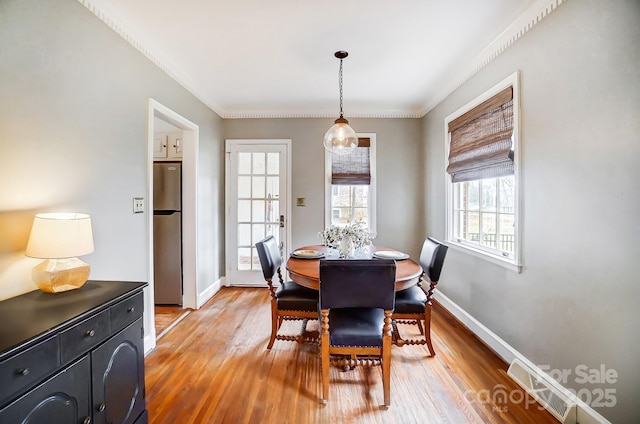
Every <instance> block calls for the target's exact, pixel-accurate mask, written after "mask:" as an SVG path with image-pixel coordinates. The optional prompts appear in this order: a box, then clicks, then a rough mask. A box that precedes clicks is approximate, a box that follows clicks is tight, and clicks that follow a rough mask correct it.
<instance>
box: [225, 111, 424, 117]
mask: <svg viewBox="0 0 640 424" xmlns="http://www.w3.org/2000/svg"><path fill="white" fill-rule="evenodd" d="M345 115H347V116H345V118H347V119H360V118H422V117H423V116H424V115H421V114H419V113H418V112H401V111H400V112H399V111H392V112H375V113H353V114H352V113H349V114H345ZM220 117H221V118H223V119H250V118H330V119H336V118H337V117H338V114H337V113H335V112H333V113H329V112H300V113H295V112H289V111H253V110H252V111H245V112H232V113H226V114H224V115H220Z"/></svg>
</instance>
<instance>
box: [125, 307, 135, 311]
mask: <svg viewBox="0 0 640 424" xmlns="http://www.w3.org/2000/svg"><path fill="white" fill-rule="evenodd" d="M135 309H136V308H135V307H134V306H132V307H130V308H129V309H127V312H133V311H134V310H135Z"/></svg>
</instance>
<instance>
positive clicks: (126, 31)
mask: <svg viewBox="0 0 640 424" xmlns="http://www.w3.org/2000/svg"><path fill="white" fill-rule="evenodd" d="M77 1H78V2H79V3H81V4H82V5H83V6H84V7H86V8H87V9H88V10H89V11H91V13H93V14H94V15H95V16H97V17H98V18H99V19H100V20H101V21H103V22H104V23H105V24H106V25H107V26H108V27H109V28H111V29H112V30H113V31H115V32H116V33H117V34H118V35H120V36H121V37H122V38H123V39H124V40H125V41H127V42H128V43H129V44H131V45H132V46H133V47H134V48H135V49H137V50H138V51H139V52H140V53H142V54H143V55H144V56H145V57H147V58H148V59H149V60H150V61H151V62H152V63H154V64H155V65H156V66H157V67H158V68H160V69H161V70H163V71H164V72H165V73H166V74H167V75H169V77H171V78H172V79H174V80H175V81H176V82H177V83H178V84H180V85H181V86H183V87H184V88H185V89H186V90H187V91H189V92H190V93H191V94H192V95H193V96H195V97H196V98H197V99H198V100H200V101H201V102H202V103H204V104H205V105H207V106H208V107H209V108H210V109H211V110H213V111H214V112H215V113H216V114H218V115H219V116H220V117H221V118H223V119H248V118H335V117H336V115H335V114H334V113H327V112H319V111H316V112H303V113H295V112H291V111H244V112H226V111H224V110H223V108H222V107H221V106H220V105H218V104H211V102H210V101H207V100H205V99H204V98H202V96H201V95H199V93H200V92H202V91H201V90H199V87H198V84H196V83H195V82H194V81H192V80H191V79H190V78H189V77H187V75H185V74H184V73H183V72H182V71H181V70H180V69H179V67H178V66H176V65H175V64H174V63H173V62H172V61H171V60H170V59H169V58H168V57H166V56H164V55H163V54H162V53H161V50H160V49H158V48H156V47H155V46H153V44H152V43H151V42H149V41H148V40H146V39H145V37H144V36H143V35H142V34H140V33H138V31H137V30H136V28H135V27H134V26H133V25H131V24H129V23H128V22H127V21H126V20H125V19H124V18H123V17H122V16H120V15H119V14H118V13H117V12H116V11H115V10H114V9H113V8H112V7H110V6H109V4H108V3H107V2H105V1H104V0H77ZM566 1H567V0H537V1H535V2H533V3H532V4H531V5H529V6H528V7H527V8H526V9H525V10H524V11H523V12H522V13H521V14H520V15H519V16H518V17H517V18H516V20H515V21H514V22H513V23H512V24H511V25H509V27H508V28H507V29H506V30H504V31H503V32H502V33H501V34H500V35H499V36H498V37H496V39H495V40H494V41H493V42H492V43H490V44H489V46H487V47H486V48H485V49H484V50H483V51H482V52H481V53H480V54H478V55H477V56H476V57H475V58H474V59H473V60H471V61H470V62H469V66H468V67H466V68H465V69H464V70H463V72H460V73H458V77H457V78H453V79H451V80H450V81H451V82H450V83H449V84H445V85H443V86H442V88H441V89H440V90H439V91H438V92H437V93H436V95H434V96H432V97H430V99H429V100H428V101H427V102H426V103H424V105H423V106H422V108H420V109H419V110H417V111H386V112H384V111H383V112H375V113H354V114H349V118H422V117H423V116H425V115H426V114H427V113H429V111H431V109H433V108H434V107H436V106H437V105H438V104H439V103H440V102H442V101H443V100H444V99H446V98H447V96H449V95H450V94H451V93H452V92H453V91H455V90H456V89H457V88H459V87H460V86H461V85H462V84H464V83H465V82H466V81H467V80H469V79H470V78H471V77H473V76H474V75H475V74H476V73H478V72H479V71H480V70H481V69H482V68H484V67H485V66H487V65H488V64H489V63H490V62H491V61H493V60H494V59H495V58H496V57H498V56H499V55H500V54H501V53H502V52H503V51H505V50H506V49H507V48H508V47H510V46H511V45H512V44H513V43H515V42H516V41H517V40H518V39H520V37H522V36H523V35H524V34H526V33H527V32H528V31H529V30H531V29H532V28H533V27H534V26H535V25H536V24H537V23H538V22H540V21H541V20H542V19H544V18H545V17H547V16H548V15H549V14H551V13H552V12H553V11H554V10H555V9H556V8H557V7H558V6H560V5H561V4H562V3H565V2H566Z"/></svg>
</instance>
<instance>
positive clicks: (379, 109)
mask: <svg viewBox="0 0 640 424" xmlns="http://www.w3.org/2000/svg"><path fill="white" fill-rule="evenodd" d="M79 1H81V2H82V3H83V4H85V6H87V7H88V8H89V9H90V10H91V9H95V10H92V11H93V12H94V13H96V14H97V15H98V16H100V17H101V18H102V19H103V20H105V22H107V23H108V24H110V26H112V28H114V29H115V30H116V31H118V32H120V33H121V35H123V36H125V38H127V39H129V41H130V42H131V43H132V44H133V45H134V46H136V47H137V48H139V49H140V50H141V51H143V53H145V54H146V55H147V56H148V57H150V58H151V59H152V60H154V61H155V62H156V63H158V64H159V65H160V66H161V67H162V68H163V69H165V70H166V71H167V72H168V73H169V74H170V75H172V76H173V77H174V78H175V79H176V80H178V81H179V82H180V83H181V84H182V85H184V86H185V87H186V88H187V89H189V90H190V91H191V92H192V93H194V94H195V95H196V96H197V97H198V98H200V99H201V100H202V101H203V102H204V103H206V104H207V105H208V106H209V107H211V108H212V109H213V110H214V111H215V112H216V113H218V114H219V115H220V116H222V117H224V118H235V117H297V116H300V117H303V116H309V117H334V116H337V113H338V110H339V103H338V99H339V96H338V95H339V91H338V68H339V60H338V59H336V58H335V57H334V52H336V51H337V50H346V51H348V52H349V57H348V58H346V59H345V60H344V77H343V81H344V112H345V117H347V118H349V117H419V116H422V115H424V114H425V113H426V112H427V111H428V110H429V109H431V108H432V107H433V106H435V105H436V104H437V103H438V102H439V101H441V100H442V99H443V98H444V97H445V96H446V95H448V94H449V93H450V92H451V91H452V90H453V89H455V88H456V87H457V86H458V85H460V84H461V83H462V82H464V80H465V79H466V78H467V77H468V76H469V75H470V74H472V73H473V72H474V70H477V68H478V66H479V65H480V64H482V62H483V61H486V59H487V58H490V57H491V56H492V55H495V54H497V53H495V52H496V51H497V50H496V49H498V50H499V49H500V48H501V47H504V46H505V45H508V44H509V43H510V41H508V40H509V38H511V39H513V38H514V36H513V34H516V33H517V32H518V31H520V30H521V29H522V28H516V26H515V24H517V23H518V19H519V20H520V23H519V25H520V26H522V25H526V24H522V22H526V23H529V22H530V21H531V18H530V17H529V18H524V20H523V16H524V15H526V14H528V15H530V16H531V15H532V12H531V10H532V9H535V8H537V9H536V10H534V11H533V15H535V14H536V13H537V14H538V15H539V12H538V10H539V9H540V8H541V7H548V4H549V3H558V0H546V1H545V0H482V1H479V0H449V1H447V0H397V1H389V0H341V1H340V0H324V1H311V0H307V1H304V0H271V1H264V0H234V1H232V0H226V1H224V0H181V1H179V2H178V1H169V0H79ZM543 3H544V4H543ZM541 4H543V5H542V6H541ZM545 5H547V6H545ZM554 7H555V6H554ZM101 14H102V15H103V16H101ZM105 16H106V17H105ZM515 38H517V36H516V37H515ZM500 40H503V41H500ZM505 40H507V41H505ZM499 43H502V45H499Z"/></svg>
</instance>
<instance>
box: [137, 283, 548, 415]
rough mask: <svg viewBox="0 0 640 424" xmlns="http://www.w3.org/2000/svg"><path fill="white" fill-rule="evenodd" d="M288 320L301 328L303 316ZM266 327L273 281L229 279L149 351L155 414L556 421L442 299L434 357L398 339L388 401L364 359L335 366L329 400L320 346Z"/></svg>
mask: <svg viewBox="0 0 640 424" xmlns="http://www.w3.org/2000/svg"><path fill="white" fill-rule="evenodd" d="M314 325H317V324H316V323H315V322H313V323H310V327H312V326H314ZM285 326H286V329H285V330H289V331H291V332H294V333H295V332H297V331H298V329H299V326H300V322H286V323H285ZM400 331H401V332H403V331H404V332H406V331H417V327H415V326H401V327H400ZM269 333H270V304H269V295H268V292H267V289H251V288H223V289H222V290H221V291H220V292H219V293H218V294H216V296H214V298H213V299H211V300H210V301H209V302H208V303H207V304H206V305H205V306H204V307H203V308H201V309H199V310H197V311H193V312H192V313H191V314H189V315H188V316H187V317H186V318H185V319H183V320H182V321H181V322H180V323H179V324H178V325H177V326H176V327H174V328H173V329H172V330H171V331H170V332H169V333H167V335H166V336H164V337H163V338H162V339H160V340H159V342H158V345H157V347H156V349H155V350H154V351H153V352H151V353H150V354H149V355H148V356H147V358H146V359H145V372H146V395H147V408H148V410H149V422H150V423H151V424H159V423H171V424H174V423H180V424H187V423H198V424H200V423H233V424H235V423H291V424H294V423H295V424H301V423H385V424H386V423H403V424H405V423H454V424H461V423H536V424H539V423H554V424H556V423H557V421H556V420H555V419H554V418H553V417H552V416H551V415H550V414H549V413H548V412H547V411H545V410H542V409H541V407H540V406H539V405H538V404H537V403H535V402H534V401H533V400H532V399H531V398H530V397H528V396H527V395H526V394H524V393H523V391H522V390H521V389H520V388H519V387H518V386H517V385H516V384H515V383H513V381H512V380H511V379H510V378H509V377H508V376H507V374H506V369H507V364H505V363H504V362H503V361H502V360H501V359H500V358H498V357H497V356H496V355H495V354H494V353H493V352H492V351H491V350H490V349H488V348H487V347H486V346H485V345H483V344H482V343H481V342H480V341H479V340H478V339H476V338H475V336H473V334H471V333H470V332H469V331H468V330H467V329H466V328H464V327H463V326H462V325H461V324H460V323H459V322H458V321H457V320H456V319H455V318H453V317H452V316H451V315H449V314H448V313H447V312H446V311H445V310H444V309H442V308H441V307H440V306H438V305H436V307H435V308H434V313H433V321H432V338H433V343H434V348H435V350H436V356H435V357H433V358H432V357H428V356H427V355H428V351H427V349H426V347H425V346H405V347H402V348H398V347H395V346H394V347H393V350H392V364H391V370H392V372H391V407H390V408H389V409H388V410H385V409H381V408H380V405H381V404H382V381H381V374H380V369H379V368H373V369H371V371H370V373H369V376H368V378H367V373H366V372H364V371H363V369H362V368H356V369H355V370H351V371H347V372H344V371H341V370H338V369H332V370H331V385H330V391H329V403H328V404H327V405H325V406H323V405H322V404H321V403H320V401H319V397H320V394H321V377H320V358H319V353H318V347H317V346H315V345H313V344H303V345H298V344H296V343H293V342H285V341H276V342H275V344H274V346H273V349H272V350H271V351H267V350H266V345H267V341H268V338H269ZM367 382H368V384H367ZM500 395H504V396H502V397H501V396H500ZM505 397H506V401H503V399H504V398H505Z"/></svg>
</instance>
